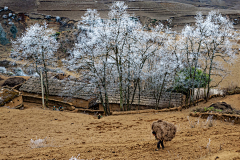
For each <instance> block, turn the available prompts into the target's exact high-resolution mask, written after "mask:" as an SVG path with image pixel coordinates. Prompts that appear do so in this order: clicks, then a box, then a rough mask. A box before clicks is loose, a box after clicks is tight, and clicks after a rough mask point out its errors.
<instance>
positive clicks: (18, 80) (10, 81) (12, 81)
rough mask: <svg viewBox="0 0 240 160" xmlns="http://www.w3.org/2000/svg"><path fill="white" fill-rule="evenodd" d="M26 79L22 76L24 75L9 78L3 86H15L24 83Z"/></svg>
mask: <svg viewBox="0 0 240 160" xmlns="http://www.w3.org/2000/svg"><path fill="white" fill-rule="evenodd" d="M25 81H26V79H24V78H22V77H12V78H9V79H7V80H6V81H5V82H4V83H3V85H2V86H9V87H14V86H16V85H19V84H22V83H23V82H25Z"/></svg>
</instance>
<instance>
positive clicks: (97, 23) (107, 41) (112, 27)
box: [69, 2, 167, 112]
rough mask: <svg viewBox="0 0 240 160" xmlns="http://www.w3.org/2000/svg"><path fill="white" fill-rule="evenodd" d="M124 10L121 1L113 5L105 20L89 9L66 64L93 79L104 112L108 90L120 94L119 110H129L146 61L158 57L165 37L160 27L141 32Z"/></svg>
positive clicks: (124, 7)
mask: <svg viewBox="0 0 240 160" xmlns="http://www.w3.org/2000/svg"><path fill="white" fill-rule="evenodd" d="M126 9H127V5H125V4H124V2H115V3H113V5H112V6H111V7H110V12H109V14H108V15H109V18H108V19H104V20H103V19H101V18H100V17H99V15H98V13H97V11H96V10H90V9H89V10H88V11H87V12H86V13H85V15H84V17H82V19H83V20H82V21H80V23H79V29H80V30H81V34H80V35H79V39H78V42H77V43H76V44H75V48H74V51H73V52H72V57H71V61H69V62H70V63H69V64H70V65H69V67H70V68H71V69H72V70H75V71H78V70H79V69H81V71H83V72H84V73H83V75H87V76H88V77H92V78H91V80H92V82H94V83H96V84H97V87H98V88H99V92H100V99H101V100H102V104H103V106H104V108H105V111H106V112H108V111H109V107H108V94H109V88H111V90H113V89H116V90H115V91H116V92H118V93H119V96H120V97H119V99H120V109H121V110H128V109H131V105H132V103H133V99H134V97H135V94H136V89H137V88H138V89H139V92H138V93H139V94H140V93H141V91H140V90H141V83H142V80H143V79H144V78H143V77H144V76H143V75H144V72H148V71H147V70H145V69H146V67H145V66H146V65H147V60H148V59H149V58H150V57H151V56H153V55H154V54H157V51H158V50H160V48H161V46H162V45H163V41H164V39H166V37H167V34H165V33H164V32H162V31H163V26H162V25H159V26H157V27H156V28H155V29H153V30H152V31H151V32H147V31H143V28H144V27H143V26H142V25H141V24H140V22H139V21H138V20H137V19H136V18H134V17H133V16H132V15H129V14H128V13H127V11H126ZM71 64H72V65H71ZM116 87H117V88H116ZM101 93H104V96H102V95H101ZM102 97H104V99H103V98H102ZM139 97H140V95H139ZM124 104H125V105H124Z"/></svg>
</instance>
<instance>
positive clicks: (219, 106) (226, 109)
mask: <svg viewBox="0 0 240 160" xmlns="http://www.w3.org/2000/svg"><path fill="white" fill-rule="evenodd" d="M193 112H195V113H196V112H200V113H206V112H207V113H210V112H211V113H212V112H213V113H220V114H237V115H240V110H236V109H234V108H232V107H231V105H230V104H227V103H226V102H216V103H213V104H211V105H210V106H209V107H204V108H196V109H194V110H193Z"/></svg>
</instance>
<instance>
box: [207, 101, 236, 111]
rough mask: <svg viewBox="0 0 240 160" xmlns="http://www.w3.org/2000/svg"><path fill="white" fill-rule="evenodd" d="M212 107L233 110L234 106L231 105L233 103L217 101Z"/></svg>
mask: <svg viewBox="0 0 240 160" xmlns="http://www.w3.org/2000/svg"><path fill="white" fill-rule="evenodd" d="M210 107H214V108H215V109H221V110H227V109H230V110H233V108H232V107H231V105H229V104H227V103H226V102H217V103H213V104H212V105H211V106H209V108H210Z"/></svg>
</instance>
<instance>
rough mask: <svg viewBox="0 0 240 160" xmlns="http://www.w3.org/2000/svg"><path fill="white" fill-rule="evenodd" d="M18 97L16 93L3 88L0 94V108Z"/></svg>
mask: <svg viewBox="0 0 240 160" xmlns="http://www.w3.org/2000/svg"><path fill="white" fill-rule="evenodd" d="M17 96H18V92H15V91H12V90H11V89H8V88H4V89H1V92H0V106H4V105H5V104H6V103H8V102H10V101H11V100H12V99H13V98H15V97H17Z"/></svg>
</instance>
